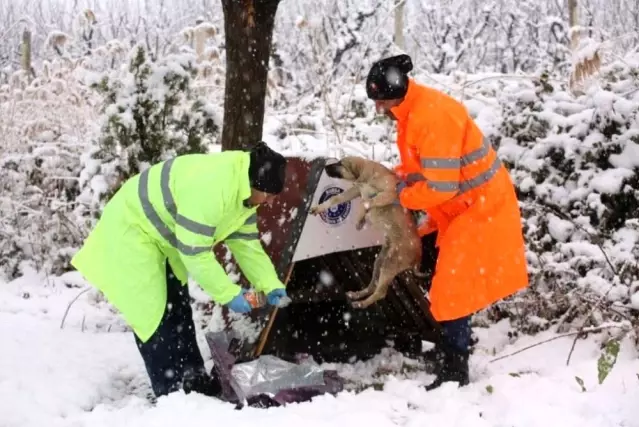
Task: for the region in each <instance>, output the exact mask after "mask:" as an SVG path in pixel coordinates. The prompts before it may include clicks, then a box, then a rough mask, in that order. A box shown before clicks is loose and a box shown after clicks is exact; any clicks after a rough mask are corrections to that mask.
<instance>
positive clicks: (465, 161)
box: [461, 137, 490, 166]
mask: <svg viewBox="0 0 639 427" xmlns="http://www.w3.org/2000/svg"><path fill="white" fill-rule="evenodd" d="M489 151H490V141H488V138H486V137H484V140H483V143H482V145H481V147H479V148H478V149H476V150H475V151H471V152H470V153H468V154H466V155H464V156H462V157H461V165H462V166H468V165H470V164H471V163H473V162H476V161H477V160H479V159H481V158H482V157H485V156H487V155H488V152H489Z"/></svg>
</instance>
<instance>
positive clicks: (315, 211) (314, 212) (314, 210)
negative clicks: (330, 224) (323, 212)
mask: <svg viewBox="0 0 639 427" xmlns="http://www.w3.org/2000/svg"><path fill="white" fill-rule="evenodd" d="M308 213H310V214H311V215H317V214H318V213H320V207H319V206H317V205H315V206H313V207H311V209H309V211H308Z"/></svg>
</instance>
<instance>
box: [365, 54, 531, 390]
mask: <svg viewBox="0 0 639 427" xmlns="http://www.w3.org/2000/svg"><path fill="white" fill-rule="evenodd" d="M412 68H413V65H412V61H411V58H410V57H409V56H408V55H398V56H393V57H389V58H385V59H382V60H380V61H378V62H376V63H374V64H373V66H372V67H371V69H370V72H369V74H368V77H367V80H366V91H367V94H368V97H369V98H370V99H373V100H374V101H375V107H376V109H377V111H378V112H379V113H384V114H386V115H388V116H389V117H391V118H392V119H393V120H396V121H397V131H398V138H397V145H398V148H399V153H400V158H401V164H400V165H399V166H398V167H396V168H395V172H396V173H397V175H398V176H399V177H400V178H401V179H402V182H400V185H399V186H398V192H399V202H400V203H401V205H402V206H404V207H406V208H408V209H410V210H414V211H421V212H423V213H425V214H426V218H427V220H426V221H425V222H424V223H423V224H422V225H420V227H419V232H420V235H421V236H425V235H427V234H428V233H431V232H434V231H437V238H436V243H435V245H436V247H437V250H438V255H437V261H436V266H435V274H434V275H433V279H432V283H431V286H430V290H429V299H430V307H431V311H432V314H433V317H434V318H435V319H436V320H437V321H438V322H439V323H440V324H441V325H442V330H443V336H442V338H443V339H442V342H441V343H440V344H439V345H438V349H437V352H438V353H439V356H440V357H439V358H438V359H439V360H438V364H437V368H436V374H437V377H436V380H435V381H434V382H433V383H432V384H430V385H429V386H427V387H426V389H427V390H430V389H433V388H435V387H438V386H439V385H441V384H442V383H443V382H446V381H455V382H459V384H460V385H462V386H463V385H466V384H468V382H469V376H468V356H469V348H470V336H471V327H470V317H471V315H472V314H473V313H475V312H477V311H479V310H481V309H483V308H485V307H487V306H489V305H490V304H492V303H494V302H496V301H498V300H500V299H502V298H505V297H507V296H509V295H512V294H514V293H515V292H517V291H519V290H521V289H524V288H525V287H526V286H528V272H527V266H526V259H525V246H524V238H523V233H522V226H521V217H520V211H519V205H518V203H517V195H516V193H515V189H514V186H513V183H512V181H511V179H510V175H509V173H508V171H507V170H506V168H505V167H504V166H503V164H502V163H501V162H500V160H499V158H498V157H497V153H496V151H495V150H494V149H493V147H492V146H491V144H490V141H489V140H488V139H487V138H486V137H485V136H484V135H483V134H482V132H481V130H480V129H479V128H478V127H477V124H476V123H475V122H474V121H473V120H472V118H471V117H470V116H469V114H468V112H467V110H466V108H465V107H464V106H463V105H462V104H461V103H460V102H458V101H457V100H455V99H454V98H452V97H450V96H448V95H446V94H445V93H443V92H440V91H438V90H435V89H432V88H429V87H426V86H423V85H420V84H418V83H416V82H415V81H414V80H413V79H412V78H409V77H408V73H409V72H410V71H411V70H412Z"/></svg>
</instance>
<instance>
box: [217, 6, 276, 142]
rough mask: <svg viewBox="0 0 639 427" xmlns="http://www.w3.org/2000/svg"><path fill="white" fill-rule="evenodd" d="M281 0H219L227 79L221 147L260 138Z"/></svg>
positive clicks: (255, 140) (254, 140)
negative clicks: (269, 66) (275, 24)
mask: <svg viewBox="0 0 639 427" xmlns="http://www.w3.org/2000/svg"><path fill="white" fill-rule="evenodd" d="M279 1H280V0H222V9H223V11H224V33H225V34H224V37H225V42H226V82H225V88H224V126H223V129H222V150H233V149H247V148H249V147H251V146H252V145H253V144H254V143H256V142H257V141H259V140H261V139H262V129H263V121H264V99H265V97H266V76H267V73H268V65H269V57H270V50H271V39H272V35H273V25H274V22H275V14H276V12H277V6H278V4H279Z"/></svg>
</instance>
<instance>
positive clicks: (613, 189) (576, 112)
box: [496, 57, 639, 331]
mask: <svg viewBox="0 0 639 427" xmlns="http://www.w3.org/2000/svg"><path fill="white" fill-rule="evenodd" d="M638 72H639V57H632V58H627V59H626V60H625V62H616V63H614V64H613V65H611V66H608V67H606V68H605V69H604V70H603V72H602V78H601V80H600V84H598V85H594V86H591V87H590V89H588V90H587V91H586V93H585V94H584V95H582V96H579V97H577V98H575V97H574V96H572V95H571V94H570V93H569V92H568V90H567V87H566V84H564V83H561V82H556V81H552V80H550V79H548V78H547V76H542V78H540V79H538V80H536V81H533V82H526V81H521V82H519V84H517V85H514V86H505V87H504V91H503V92H502V94H501V96H500V99H499V100H500V105H501V106H502V111H501V116H502V119H501V125H500V127H499V129H500V135H499V136H498V137H497V138H496V139H497V143H498V144H497V145H499V154H500V156H501V158H502V159H503V160H504V161H505V163H506V164H507V165H508V167H509V168H510V172H511V175H512V177H513V179H514V181H515V183H516V186H517V190H518V194H519V199H520V202H521V206H522V213H523V217H524V232H525V236H526V242H527V246H528V261H529V266H530V274H531V288H530V290H529V291H527V292H526V293H524V294H522V295H521V296H518V297H517V298H515V299H513V300H510V301H508V302H506V303H504V304H501V305H500V308H501V309H504V308H505V309H506V311H507V312H509V314H510V315H513V316H515V317H516V318H517V319H518V320H519V321H520V322H521V324H520V326H521V327H522V328H523V330H524V331H535V330H538V329H539V328H542V329H543V328H545V327H548V326H549V325H550V324H551V323H557V322H559V323H561V324H562V325H563V326H565V327H568V326H570V325H571V322H576V323H578V324H579V325H581V324H582V322H583V321H584V320H585V319H584V315H588V316H589V322H591V323H593V324H598V323H600V322H602V321H604V320H610V319H611V318H614V317H616V318H624V317H625V318H632V317H634V318H635V319H636V318H637V317H636V315H637V310H639V304H638V302H639V295H637V291H639V265H638V264H637V255H639V211H638V208H639V202H638V197H639V175H638V171H639V170H638V167H639V145H638V143H639V130H638V126H639V103H638V102H637V101H638V100H639V96H638V95H639V93H638V92H637V91H636V88H637V87H639V78H638V75H637V73H638ZM502 314H503V313H502ZM577 319H578V321H577ZM572 326H574V324H573V325H572Z"/></svg>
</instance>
